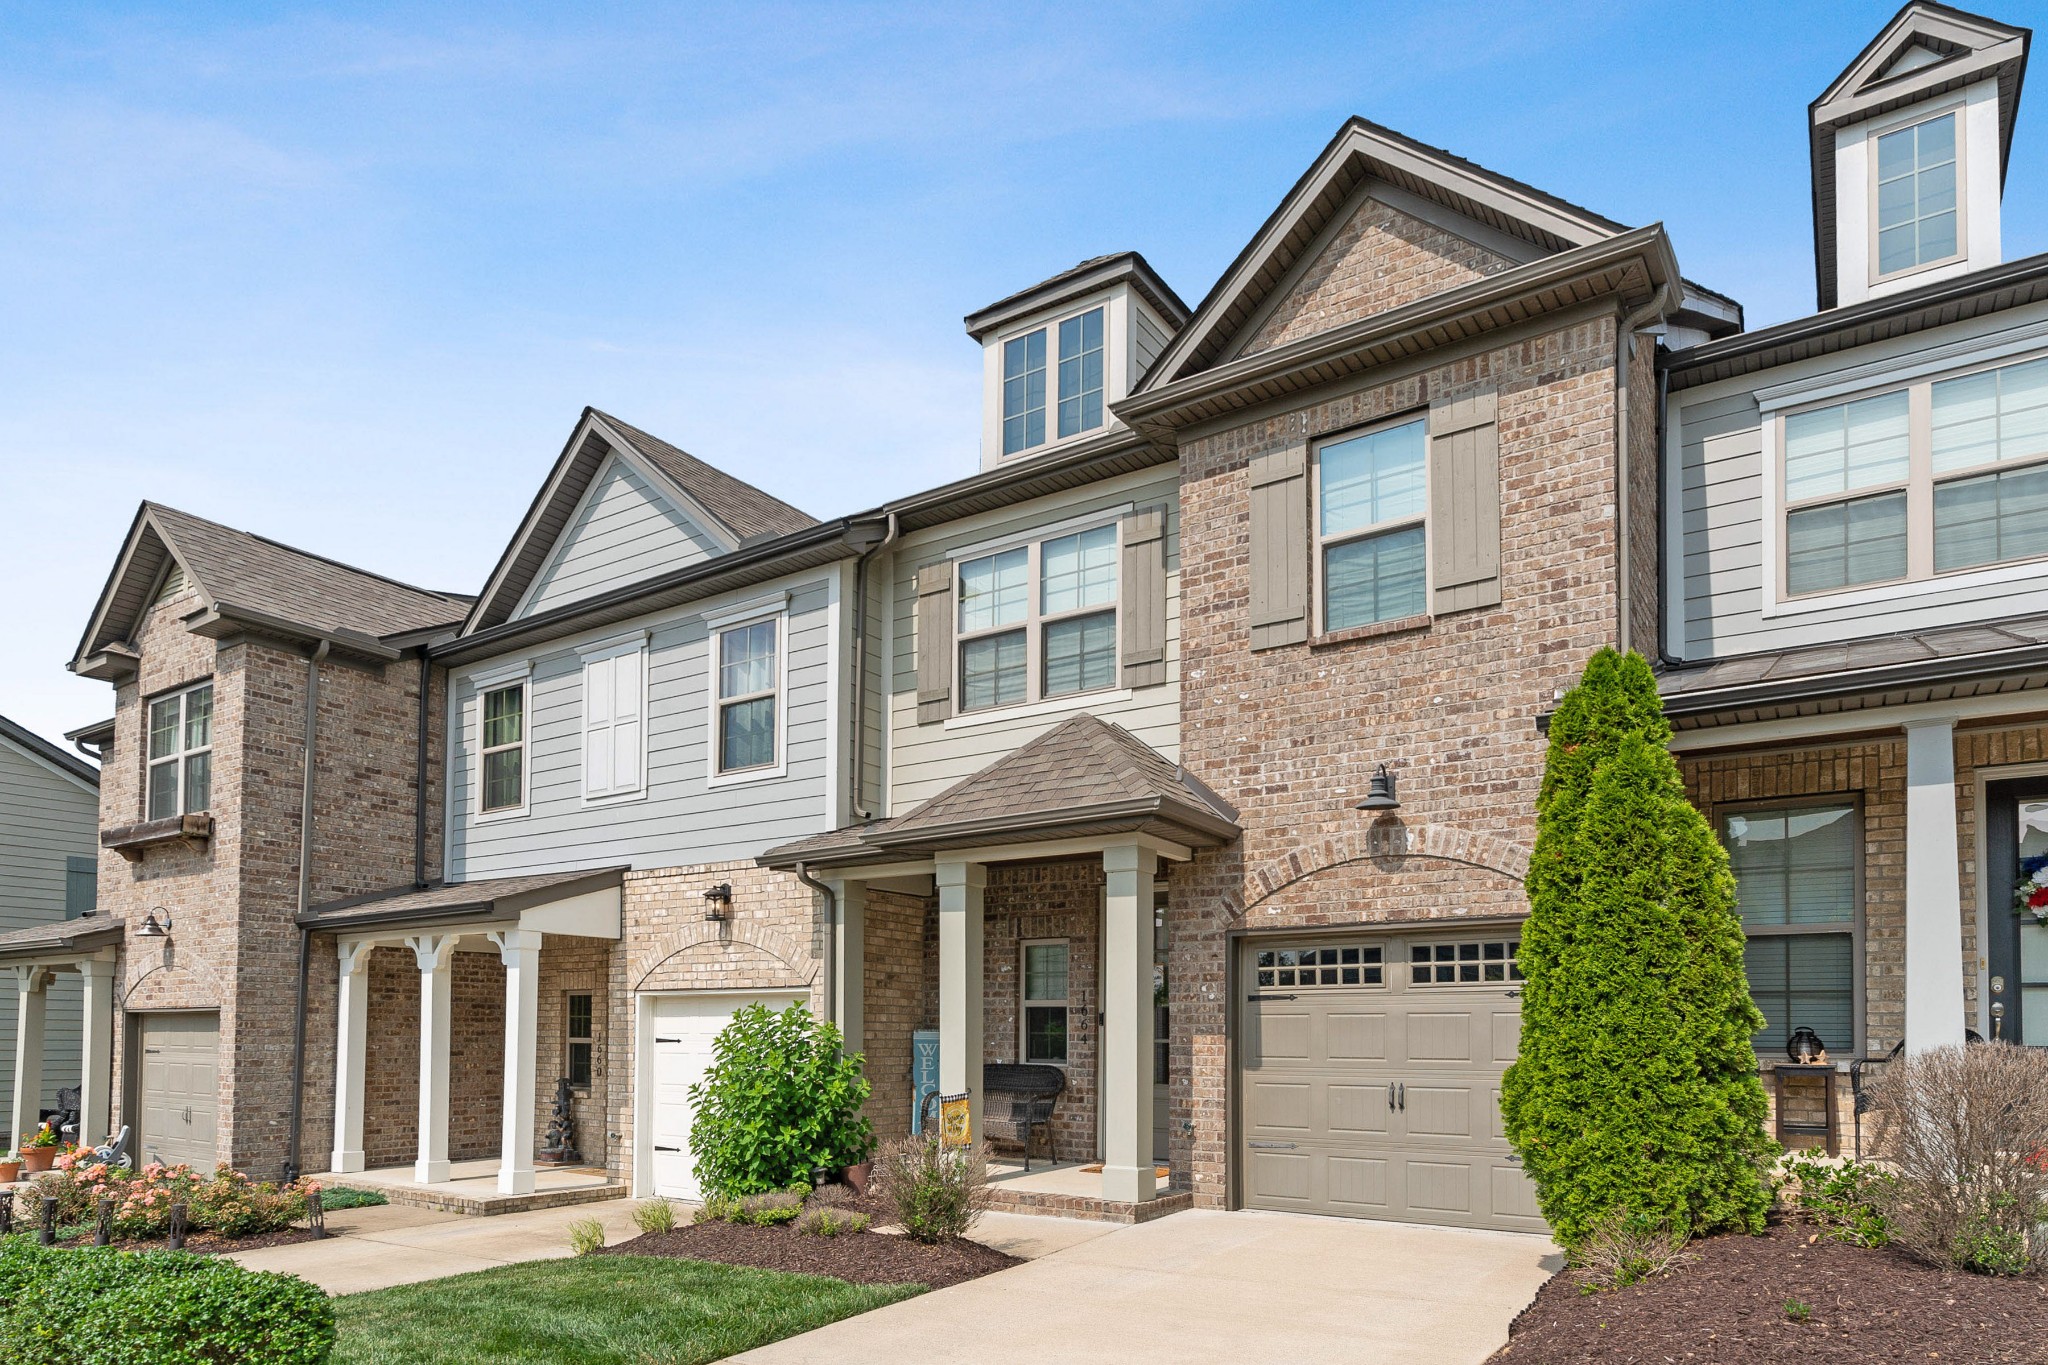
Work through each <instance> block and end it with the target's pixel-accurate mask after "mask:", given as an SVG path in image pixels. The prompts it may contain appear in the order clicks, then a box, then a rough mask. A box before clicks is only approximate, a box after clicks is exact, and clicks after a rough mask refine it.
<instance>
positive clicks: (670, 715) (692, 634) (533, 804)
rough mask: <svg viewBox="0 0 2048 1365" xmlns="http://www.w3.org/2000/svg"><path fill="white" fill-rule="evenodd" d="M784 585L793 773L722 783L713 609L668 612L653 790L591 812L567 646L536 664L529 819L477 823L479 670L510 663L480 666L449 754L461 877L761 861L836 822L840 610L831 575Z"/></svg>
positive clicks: (655, 685)
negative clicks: (714, 740) (831, 786)
mask: <svg viewBox="0 0 2048 1365" xmlns="http://www.w3.org/2000/svg"><path fill="white" fill-rule="evenodd" d="M782 586H786V587H788V588H789V589H790V590H791V595H790V603H789V616H788V630H787V638H786V639H785V641H784V647H785V648H786V649H787V650H788V651H789V657H788V674H787V682H786V684H785V686H786V688H787V691H786V694H785V698H784V704H783V715H782V720H783V732H782V736H781V738H782V742H783V743H784V744H785V745H786V746H787V758H788V763H787V772H786V774H785V775H783V776H779V777H762V778H759V779H756V780H753V781H748V782H741V783H736V784H731V785H723V786H712V785H710V783H709V781H708V777H709V771H708V757H709V756H708V752H707V748H706V746H707V743H708V742H709V736H710V712H709V699H708V695H707V691H706V689H707V687H708V686H709V685H710V674H709V671H708V668H707V664H708V661H709V653H710V644H709V639H710V632H709V631H708V629H707V628H706V626H705V624H704V621H703V619H702V617H701V616H700V615H696V614H692V615H688V616H680V617H678V616H669V617H666V618H661V619H658V620H652V621H650V622H649V623H648V624H650V625H651V626H652V627H653V634H652V636H651V637H650V639H649V642H648V653H647V735H646V750H645V755H646V778H647V785H646V794H645V795H644V796H640V797H636V798H632V799H627V800H621V801H614V802H605V803H599V804H594V805H585V804H584V800H583V775H582V762H583V758H582V742H583V728H582V724H583V660H582V657H581V655H580V654H578V652H577V651H576V649H575V648H573V647H566V646H565V647H558V648H555V649H553V650H552V651H550V652H548V653H544V654H539V655H536V656H534V658H533V660H532V665H533V671H532V675H531V678H530V680H529V683H528V700H527V707H528V734H529V737H530V738H529V742H528V748H527V760H526V761H527V774H528V777H527V781H528V786H527V811H526V814H524V815H520V816H513V817H509V818H502V819H487V820H478V819H477V818H476V817H475V791H474V784H475V781H476V762H475V745H476V725H477V688H476V686H475V684H474V683H473V682H472V681H470V676H469V675H470V672H475V671H482V672H484V673H486V674H489V673H490V672H491V671H493V670H495V669H498V668H500V667H502V666H503V665H504V663H505V662H507V661H506V660H504V659H498V660H493V661H490V662H487V663H481V664H478V665H476V668H475V669H474V670H470V671H468V672H465V673H463V674H458V675H457V677H456V679H455V688H454V706H455V717H456V723H455V727H454V738H453V741H452V743H451V746H450V753H451V764H450V767H451V770H452V771H451V773H450V782H449V790H450V800H451V805H450V816H449V841H448V852H449V861H448V867H449V877H450V879H451V880H463V881H468V880H475V879H477V878H481V877H505V876H515V875H518V874H522V873H531V872H546V871H557V870H570V869H575V868H579V867H603V866H609V865H612V864H618V863H630V864H631V865H633V866H634V867H638V868H652V867H675V866H687V865H691V864H696V863H705V862H717V861H722V860H726V859H735V858H751V857H753V856H754V855H755V854H757V853H760V852H761V851H762V850H763V849H766V848H768V847H770V846H772V845H774V844H778V843H782V842H784V841H786V840H789V839H795V838H799V837H801V836H803V835H806V834H815V833H819V832H821V831H823V830H825V829H827V828H829V827H830V809H831V803H830V801H829V799H828V782H829V780H830V774H831V772H832V769H833V765H832V764H830V763H829V762H828V758H827V753H826V747H827V733H828V726H827V707H828V706H829V705H830V703H831V700H832V677H833V668H832V661H831V658H830V650H829V644H828V640H829V635H830V629H829V621H830V614H831V612H832V611H833V610H835V609H836V608H835V607H834V606H833V605H832V604H831V596H830V592H829V590H828V587H827V583H826V580H825V579H824V578H822V577H819V576H815V575H813V576H810V577H806V578H802V579H793V580H790V581H788V582H787V583H785V584H783V585H782ZM753 595H755V594H753V593H751V592H750V593H749V596H750V597H751V596H753ZM611 633H614V634H615V633H616V631H613V632H611ZM493 685H496V684H493Z"/></svg>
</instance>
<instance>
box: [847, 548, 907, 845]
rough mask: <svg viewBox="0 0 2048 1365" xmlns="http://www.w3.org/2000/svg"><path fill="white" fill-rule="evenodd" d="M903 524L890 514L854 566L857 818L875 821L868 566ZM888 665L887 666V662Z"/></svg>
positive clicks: (855, 795) (854, 777)
mask: <svg viewBox="0 0 2048 1365" xmlns="http://www.w3.org/2000/svg"><path fill="white" fill-rule="evenodd" d="M900 531H901V527H900V526H899V525H898V524H897V520H896V514H895V513H894V512H891V513H890V514H889V525H888V529H887V530H886V531H884V532H883V534H882V538H881V539H880V540H879V541H877V542H875V544H873V545H871V546H869V547H868V548H867V549H866V550H864V551H862V552H861V557H860V559H859V561H858V562H857V563H855V565H854V566H853V762H852V764H851V765H850V766H851V767H852V769H853V799H852V801H850V802H849V803H848V804H849V805H850V806H851V807H852V810H853V814H854V816H855V818H857V819H861V820H872V819H874V818H875V817H874V816H873V815H871V814H870V813H869V812H868V808H867V807H866V806H864V805H862V804H861V793H862V791H863V790H865V787H866V783H867V771H866V769H867V755H868V746H867V722H868V565H869V564H870V563H871V562H872V561H873V560H874V559H875V557H876V556H878V555H880V554H881V553H882V551H884V550H886V549H888V548H889V547H890V546H891V545H894V544H895V543H896V537H897V535H898V534H899V533H900ZM884 667H887V665H886V664H885V665H884Z"/></svg>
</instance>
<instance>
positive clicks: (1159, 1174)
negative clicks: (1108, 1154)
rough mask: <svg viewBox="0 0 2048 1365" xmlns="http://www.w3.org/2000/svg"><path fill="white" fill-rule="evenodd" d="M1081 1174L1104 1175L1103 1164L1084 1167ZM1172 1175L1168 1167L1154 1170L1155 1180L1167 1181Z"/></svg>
mask: <svg viewBox="0 0 2048 1365" xmlns="http://www.w3.org/2000/svg"><path fill="white" fill-rule="evenodd" d="M1081 1174H1082V1175H1091V1174H1092V1175H1100V1174H1102V1163H1101V1162H1099V1161H1098V1162H1096V1163H1095V1164H1094V1165H1093V1166H1083V1167H1082V1168H1081ZM1171 1174H1172V1172H1171V1171H1170V1170H1168V1169H1167V1168H1166V1167H1164V1166H1154V1167H1153V1168H1152V1178H1153V1179H1154V1180H1164V1179H1166V1177H1167V1176H1169V1175H1171Z"/></svg>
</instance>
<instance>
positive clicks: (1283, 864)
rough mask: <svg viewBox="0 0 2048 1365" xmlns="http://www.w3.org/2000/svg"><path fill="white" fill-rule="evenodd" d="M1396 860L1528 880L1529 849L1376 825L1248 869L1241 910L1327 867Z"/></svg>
mask: <svg viewBox="0 0 2048 1365" xmlns="http://www.w3.org/2000/svg"><path fill="white" fill-rule="evenodd" d="M1397 858H1398V859H1410V858H1425V859H1432V860H1435V861H1439V862H1447V863H1462V864H1464V865H1465V866H1467V867H1476V868H1481V869H1483V870H1485V871H1488V872H1497V873H1499V874H1500V875H1501V876H1503V877H1508V878H1511V879H1513V880H1514V881H1518V882H1519V881H1525V880H1527V878H1528V876H1529V849H1528V846H1527V845H1525V844H1518V843H1515V842H1513V841H1512V840H1508V839H1502V838H1500V837H1498V836H1497V835H1492V834H1484V833H1481V832H1479V831H1477V830H1468V829H1459V828H1457V827H1455V826H1452V825H1428V824H1424V825H1404V824H1400V823H1398V822H1396V821H1382V822H1380V823H1379V824H1376V825H1373V826H1371V827H1370V828H1368V829H1363V830H1359V831H1358V832H1356V833H1354V834H1350V835H1346V836H1344V837H1342V838H1337V839H1324V840H1322V841H1320V842H1318V843H1313V844H1303V845H1301V846H1300V847H1298V848H1293V849H1290V850H1288V851H1287V852H1286V853H1283V854H1280V855H1278V856H1277V857H1273V858H1268V859H1267V860H1266V861H1264V862H1262V863H1260V864H1258V865H1257V866H1256V867H1253V868H1251V869H1249V870H1248V871H1247V872H1246V873H1245V879H1244V889H1245V905H1244V908H1245V909H1246V910H1248V911H1249V910H1252V909H1255V908H1256V907H1257V906H1259V905H1260V904H1262V903H1263V902H1265V901H1266V900H1268V899H1270V898H1271V897H1273V896H1275V895H1278V894H1279V893H1280V892H1282V891H1284V890H1286V889H1287V888H1288V887H1290V886H1293V885H1294V884H1295V883H1297V882H1302V881H1306V880H1307V879H1308V878H1310V877H1313V876H1315V875H1316V874H1317V873H1319V872H1325V871H1328V870H1329V869H1330V868H1333V867H1342V866H1344V865H1346V864H1348V863H1361V862H1385V861H1387V860H1390V859H1397Z"/></svg>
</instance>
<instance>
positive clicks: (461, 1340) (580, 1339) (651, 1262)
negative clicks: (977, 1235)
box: [334, 1256, 922, 1365]
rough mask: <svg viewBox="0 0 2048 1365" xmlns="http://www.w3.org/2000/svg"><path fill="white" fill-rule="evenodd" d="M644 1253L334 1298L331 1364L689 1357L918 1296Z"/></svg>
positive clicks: (556, 1364) (540, 1264)
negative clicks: (335, 1342) (337, 1337)
mask: <svg viewBox="0 0 2048 1365" xmlns="http://www.w3.org/2000/svg"><path fill="white" fill-rule="evenodd" d="M921 1291H922V1287H921V1286H918V1285H852V1284H847V1283H845V1282H844V1281H841V1280H828V1279H823V1278H820V1277H817V1276H813V1275H785V1274H782V1273H780V1272H778V1271H773V1270H752V1269H745V1268H741V1267H738V1266H727V1265H714V1264H711V1263H710V1262H707V1261H678V1260H670V1259H666V1258H662V1257H654V1256H580V1257H577V1258H575V1259H574V1260H567V1261H533V1262H530V1263H527V1264H525V1265H508V1266H500V1267H498V1268H497V1269H495V1270H480V1271H478V1272H476V1273H475V1274H472V1275H456V1276H452V1277H450V1278H448V1279H445V1280H429V1281H427V1282H425V1283H423V1284H414V1285H401V1286H399V1287H398V1288H396V1289H379V1290H376V1291H374V1292H372V1293H368V1294H350V1295H348V1296H346V1297H343V1298H339V1299H336V1300H335V1301H334V1311H335V1318H336V1319H337V1321H338V1322H339V1324H340V1327H341V1342H340V1345H339V1346H338V1347H337V1348H336V1350H335V1353H334V1361H335V1365H414V1363H415V1362H419V1363H420V1365H425V1363H426V1362H442V1363H443V1365H464V1362H469V1361H501V1362H502V1361H532V1362H541V1361H546V1362H549V1365H696V1362H699V1361H707V1360H718V1359H721V1358H722V1357H725V1356H729V1355H732V1354H733V1353H734V1352H736V1351H745V1350H750V1349H751V1348H753V1347H755V1346H763V1345H766V1344H767V1343H768V1342H771V1341H780V1340H781V1339H782V1338H784V1337H789V1336H795V1335H796V1334H797V1333H798V1332H808V1331H809V1330H811V1329H812V1328H813V1327H822V1326H824V1325H825V1324H826V1323H828V1322H834V1321H837V1320H838V1319H840V1318H845V1317H851V1316H852V1315H854V1314H855V1313H864V1312H866V1311H867V1310H868V1309H870V1308H879V1307H881V1306H882V1305H883V1304H885V1303H894V1302H895V1301H896V1300H898V1299H906V1298H909V1297H910V1296H911V1295H913V1294H916V1293H920V1292H921Z"/></svg>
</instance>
